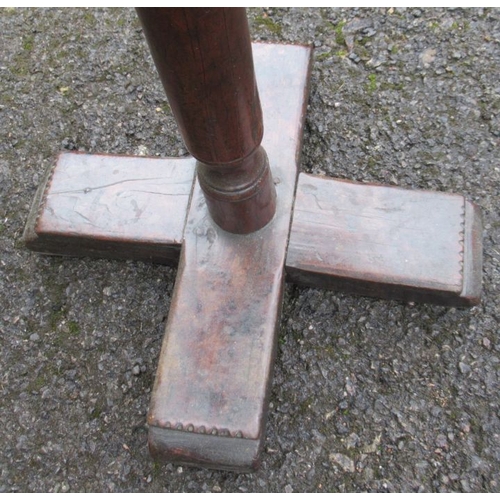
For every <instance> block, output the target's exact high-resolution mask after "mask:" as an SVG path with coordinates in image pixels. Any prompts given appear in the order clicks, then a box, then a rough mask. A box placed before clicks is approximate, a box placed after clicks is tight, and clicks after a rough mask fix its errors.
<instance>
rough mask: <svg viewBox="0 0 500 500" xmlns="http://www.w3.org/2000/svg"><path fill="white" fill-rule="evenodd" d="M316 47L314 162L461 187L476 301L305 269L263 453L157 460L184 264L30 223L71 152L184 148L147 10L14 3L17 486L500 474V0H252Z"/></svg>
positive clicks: (5, 434)
mask: <svg viewBox="0 0 500 500" xmlns="http://www.w3.org/2000/svg"><path fill="white" fill-rule="evenodd" d="M249 16H250V23H251V28H252V33H253V35H254V37H255V38H256V39H257V38H260V39H262V40H278V41H285V42H301V43H306V42H309V43H313V44H314V46H315V47H316V51H315V64H314V71H313V80H312V91H311V97H310V106H309V110H308V118H307V124H306V135H305V143H304V148H303V158H302V169H303V170H304V171H308V172H314V173H323V174H327V175H331V176H335V177H340V178H347V179H355V180H359V181H369V182H377V183H387V184H397V185H399V186H403V187H408V188H423V189H432V190H439V191H452V192H458V193H463V194H465V195H466V196H468V197H469V198H470V199H471V200H473V201H474V202H476V203H477V204H479V205H480V207H481V209H482V212H483V217H484V227H485V231H484V276H483V301H482V304H481V305H480V306H478V307H474V308H473V309H470V310H461V309H454V308H452V309H447V308H444V307H436V306H427V305H415V304H405V303H401V302H397V301H393V302H386V301H381V300H374V299H368V298H360V297H353V296H348V295H343V294H340V293H334V292H329V291H319V290H314V289H307V288H301V287H296V286H291V285H287V288H286V297H285V302H284V312H283V321H282V332H281V336H280V342H279V351H278V358H277V363H276V372H275V378H274V385H273V391H272V397H271V409H270V413H269V422H268V425H267V441H266V445H265V450H264V453H263V463H262V467H261V469H260V470H259V471H258V472H256V473H255V474H250V475H237V474H232V473H227V472H218V471H206V470H200V469H194V468H193V469H192V468H188V467H178V466H174V465H171V464H170V465H159V464H155V463H153V462H152V460H151V459H150V457H149V455H148V451H147V447H146V436H147V429H146V426H145V416H146V412H147V408H148V404H149V398H150V391H151V387H152V382H153V378H154V374H155V369H156V364H157V359H158V355H159V348H160V344H161V339H162V336H163V329H164V322H165V318H166V316H167V314H168V309H169V304H170V299H171V294H172V288H173V284H174V279H175V269H170V268H168V267H162V266H154V265H147V264H143V263H136V262H111V261H104V260H90V259H70V258H60V257H41V256H38V255H34V254H31V253H30V252H28V251H26V250H25V249H24V247H23V244H22V241H21V235H22V231H23V226H24V223H25V221H26V218H27V215H28V210H29V206H30V204H31V200H32V198H33V195H34V193H35V189H36V187H37V185H38V183H39V181H40V179H41V176H42V173H43V172H44V170H45V169H46V167H47V165H48V164H49V163H50V162H51V161H53V158H54V157H55V155H56V153H57V152H58V151H59V150H61V149H78V150H82V151H87V152H110V153H125V154H139V153H142V154H149V155H165V156H168V155H182V154H185V153H186V151H185V148H184V146H183V144H182V141H181V140H180V137H179V134H178V132H177V130H176V127H175V123H174V121H173V119H172V116H171V113H170V108H169V106H168V104H167V102H166V99H165V97H164V94H163V90H162V88H161V85H160V83H159V80H158V78H157V76H156V73H155V70H154V67H153V64H152V61H151V58H150V56H149V53H148V50H147V47H146V44H145V40H144V38H143V35H142V32H141V29H140V27H139V24H138V21H137V18H136V15H135V13H134V11H133V10H129V9H123V10H122V9H120V10H116V9H110V10H101V9H65V10H31V9H27V10H25V9H19V10H18V9H1V10H0V137H1V141H0V196H1V204H0V248H1V255H0V273H1V279H0V303H1V304H2V311H1V313H0V329H1V338H0V342H1V345H0V401H1V403H0V404H1V408H0V416H1V422H2V425H1V427H0V441H1V442H2V446H1V451H0V465H1V476H0V492H9V491H38V492H41V491H51V492H52V491H73V492H81V491H103V492H107V491H147V492H153V491H214V492H220V491H224V492H232V491H280V492H283V491H284V492H291V491H296V492H308V491H349V492H350V491H403V492H411V491H428V492H431V491H453V492H458V491H465V492H498V491H500V409H499V402H500V396H499V394H500V391H499V388H500V384H499V371H498V370H499V365H500V361H499V357H500V340H499V336H498V330H499V328H498V322H499V314H500V297H499V293H498V289H499V269H500V266H499V250H498V244H499V243H500V214H499V193H500V168H499V167H500V166H499V163H498V146H499V142H500V139H499V137H500V83H499V82H500V45H499V44H500V10H498V9H403V8H401V9H386V8H384V9H250V11H249Z"/></svg>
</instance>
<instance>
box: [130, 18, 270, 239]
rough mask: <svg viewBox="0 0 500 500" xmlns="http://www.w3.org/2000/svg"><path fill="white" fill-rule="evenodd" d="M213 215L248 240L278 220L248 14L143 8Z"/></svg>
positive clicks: (166, 85)
mask: <svg viewBox="0 0 500 500" xmlns="http://www.w3.org/2000/svg"><path fill="white" fill-rule="evenodd" d="M137 13H138V15H139V18H140V20H141V23H142V26H143V28H144V33H145V35H146V39H147V41H148V44H149V46H150V49H151V53H152V55H153V59H154V62H155V64H156V68H157V70H158V73H159V74H160V78H161V80H162V82H163V86H164V88H165V91H166V93H167V97H168V100H169V103H170V106H171V108H172V111H173V113H174V116H175V118H176V120H177V123H178V125H179V128H180V131H181V134H182V137H183V139H184V142H185V143H186V147H187V149H188V150H189V152H190V153H191V154H192V155H193V156H194V157H195V158H196V159H197V160H198V163H197V174H198V180H199V182H200V186H201V188H202V190H203V192H204V194H205V198H206V201H207V205H208V209H209V212H210V215H211V216H212V218H213V219H214V221H215V222H216V223H217V224H218V225H219V226H220V227H221V228H223V229H225V230H226V231H229V232H232V233H239V234H246V233H251V232H253V231H256V230H258V229H260V228H262V227H264V226H265V225H266V224H267V223H268V222H269V221H270V220H271V219H272V218H273V216H274V213H275V210H276V194H275V189H274V184H273V180H272V176H271V172H270V169H269V162H268V159H267V154H266V152H265V151H264V149H263V148H262V146H261V145H260V143H261V141H262V136H263V123H262V111H261V106H260V101H259V93H258V90H257V84H256V81H255V74H254V66H253V59H252V48H251V42H250V34H249V29H248V21H247V18H246V12H245V9H244V8H137Z"/></svg>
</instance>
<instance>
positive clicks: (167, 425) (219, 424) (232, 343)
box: [148, 44, 311, 471]
mask: <svg viewBox="0 0 500 500" xmlns="http://www.w3.org/2000/svg"><path fill="white" fill-rule="evenodd" d="M310 55H311V50H310V49H309V48H308V47H302V46H286V45H265V44H256V45H254V57H255V61H256V68H257V78H258V82H259V89H260V93H261V98H262V103H263V108H264V117H265V130H266V133H265V136H264V141H263V143H264V146H265V148H266V150H267V151H268V154H269V159H270V163H271V169H272V173H273V176H274V179H275V181H276V182H277V186H276V187H277V192H278V209H277V212H276V215H275V217H274V219H273V221H272V222H271V223H270V224H268V225H267V226H266V227H265V228H263V229H261V230H260V231H258V232H255V233H252V234H250V235H246V236H241V235H234V234H230V233H228V232H226V231H223V230H222V229H220V228H219V227H218V226H217V225H216V224H214V223H213V221H212V220H211V218H210V217H209V216H208V214H207V210H206V207H205V201H204V197H203V196H202V192H201V189H200V187H199V185H197V186H196V187H195V190H194V195H193V201H192V203H191V208H190V211H189V214H188V219H187V225H186V230H185V241H184V245H183V249H182V253H181V261H180V266H179V272H178V275H177V281H176V285H175V289H174V296H173V298H172V304H171V308H170V314H169V318H168V323H167V326H166V333H165V340H164V343H163V347H162V352H161V355H160V361H159V368H158V373H157V378H156V382H155V387H154V390H153V395H152V401H151V406H150V413H149V417H148V423H149V426H150V429H151V431H150V449H151V451H152V453H153V456H155V457H156V458H158V459H162V460H166V461H176V462H184V463H188V464H198V465H204V466H209V467H216V468H228V469H232V470H240V471H241V470H251V469H253V468H255V467H256V465H257V463H258V457H259V451H260V448H261V447H262V442H263V439H264V428H265V420H266V412H267V404H268V397H269V388H270V384H271V375H272V367H273V362H274V356H275V348H276V331H277V326H278V324H279V319H280V313H281V301H282V291H283V281H284V264H285V254H286V246H287V241H288V232H289V228H290V222H291V214H292V206H293V197H294V191H295V183H296V178H297V168H298V167H297V159H298V155H299V153H300V146H301V138H302V124H303V119H304V111H305V106H306V103H307V85H308V78H309V64H310ZM228 439H229V440H232V441H227V440H228ZM220 440H222V441H220ZM221 443H225V444H221ZM214 450H216V451H214Z"/></svg>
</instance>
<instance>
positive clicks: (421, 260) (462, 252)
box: [25, 9, 482, 471]
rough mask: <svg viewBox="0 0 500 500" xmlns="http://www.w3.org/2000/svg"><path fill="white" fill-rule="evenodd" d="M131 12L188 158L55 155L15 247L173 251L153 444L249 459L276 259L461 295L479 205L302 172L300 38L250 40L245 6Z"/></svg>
mask: <svg viewBox="0 0 500 500" xmlns="http://www.w3.org/2000/svg"><path fill="white" fill-rule="evenodd" d="M139 15H140V17H141V21H142V23H143V26H144V30H145V33H146V36H147V38H148V42H149V44H150V47H151V49H152V53H153V56H154V58H155V62H156V65H157V67H158V70H159V73H160V76H161V77H162V81H163V83H164V85H165V88H166V90H167V94H168V97H169V101H170V103H171V106H172V109H173V111H174V114H175V116H176V118H177V120H178V123H179V125H180V127H181V131H182V134H183V137H184V140H185V142H186V144H187V146H188V149H189V150H190V152H191V153H192V154H193V156H194V157H195V158H196V159H197V160H198V161H197V160H196V159H195V158H193V157H189V158H184V159H170V158H167V159H164V158H146V157H127V156H111V155H88V154H83V153H63V154H61V155H60V156H59V159H58V160H57V162H56V164H55V166H54V167H53V168H52V169H51V170H50V172H48V175H47V179H46V181H45V182H44V184H43V185H42V186H41V187H40V189H39V192H38V194H37V197H36V200H35V203H34V205H33V209H32V214H31V216H30V220H29V222H28V224H27V227H26V232H25V238H26V243H27V245H28V247H29V248H31V249H33V250H36V251H39V252H42V253H50V254H63V255H82V256H83V255H90V256H95V257H103V258H123V259H142V260H149V261H153V262H159V263H166V264H175V263H177V262H178V261H179V259H180V265H179V272H178V276H177V281H176V285H175V290H174V296H173V299H172V305H171V309H170V314H169V319H168V323H167V327H166V334H165V339H164V343H163V348H162V351H161V355H160V361H159V367H158V373H157V377H156V382H155V386H154V390H153V396H152V401H151V407H150V410H149V416H148V424H149V444H150V450H151V452H152V454H153V456H154V457H155V458H158V459H161V460H165V461H175V462H180V463H187V464H194V465H202V466H207V467H214V468H222V469H230V470H238V471H248V470H252V469H254V468H255V467H256V466H257V464H258V458H259V453H260V450H261V448H262V444H263V441H264V428H265V420H266V413H267V405H268V398H269V390H270V386H271V379H272V368H273V361H274V356H275V351H276V332H277V329H278V326H279V322H280V310H281V302H282V292H283V283H284V278H285V271H286V274H287V276H288V278H290V279H291V280H293V281H294V282H296V283H299V284H302V285H308V286H320V287H326V288H332V289H339V290H344V291H352V292H357V293H362V294H366V295H372V296H377V297H384V298H395V299H402V300H420V301H427V302H433V303H438V304H449V305H456V306H469V305H473V304H476V303H478V301H479V296H480V287H481V253H482V250H481V222H480V216H479V212H478V210H477V208H476V207H475V206H474V205H472V204H471V203H469V202H467V201H466V200H465V199H464V198H463V197H462V196H458V195H451V194H444V193H435V192H426V191H423V192H418V191H408V190H403V189H399V188H394V187H385V186H375V185H368V184H359V183H353V182H347V181H338V180H334V179H327V178H321V177H318V176H312V175H306V174H300V175H299V176H297V172H298V164H297V162H298V158H299V153H300V148H301V139H302V126H303V120H304V114H305V110H306V105H307V95H308V82H309V73H310V60H311V49H310V48H309V47H304V46H294V45H271V44H254V45H253V47H252V46H251V45H250V39H249V35H248V26H247V24H246V18H245V13H244V10H240V9H144V10H142V9H139ZM252 49H253V58H254V62H255V70H256V71H255V73H256V80H257V83H258V88H259V93H257V90H256V86H255V78H254V74H253V64H252V59H251V54H252ZM259 95H260V101H261V103H262V109H263V117H264V119H263V124H264V130H265V133H264V135H263V139H262V144H261V137H262V120H261V112H260V109H261V108H260V105H259ZM266 152H267V156H266ZM267 158H268V159H269V163H268V161H267ZM269 165H270V169H269Z"/></svg>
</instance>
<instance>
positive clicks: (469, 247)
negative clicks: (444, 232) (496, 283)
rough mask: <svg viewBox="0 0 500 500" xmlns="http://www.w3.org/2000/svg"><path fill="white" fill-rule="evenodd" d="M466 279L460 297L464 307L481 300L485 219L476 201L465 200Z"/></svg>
mask: <svg viewBox="0 0 500 500" xmlns="http://www.w3.org/2000/svg"><path fill="white" fill-rule="evenodd" d="M463 272H464V274H463V276H464V281H463V288H462V293H461V295H460V298H461V299H462V300H463V306H464V307H472V306H476V305H478V304H479V303H480V302H481V288H482V273H483V221H482V216H481V210H480V209H479V207H478V206H477V205H475V204H474V203H472V202H470V201H467V200H466V202H465V228H464V271H463Z"/></svg>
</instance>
